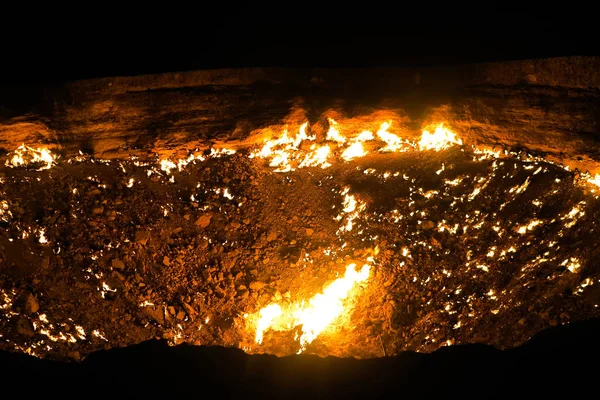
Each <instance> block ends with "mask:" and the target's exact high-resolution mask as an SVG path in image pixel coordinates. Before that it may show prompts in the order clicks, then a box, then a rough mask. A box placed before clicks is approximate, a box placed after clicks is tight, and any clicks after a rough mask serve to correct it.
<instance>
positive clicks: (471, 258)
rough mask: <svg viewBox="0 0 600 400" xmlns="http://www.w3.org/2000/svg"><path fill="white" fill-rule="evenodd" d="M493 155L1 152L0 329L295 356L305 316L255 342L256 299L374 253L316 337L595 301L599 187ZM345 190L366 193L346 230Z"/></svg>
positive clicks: (547, 321) (532, 314) (400, 333)
mask: <svg viewBox="0 0 600 400" xmlns="http://www.w3.org/2000/svg"><path fill="white" fill-rule="evenodd" d="M479 157H481V155H479V154H473V153H472V152H471V151H470V150H469V149H468V148H462V149H460V150H459V149H457V148H451V149H448V150H444V151H441V152H439V153H437V152H431V153H427V154H421V153H410V152H407V153H399V154H372V155H370V156H366V157H364V158H362V159H359V160H353V161H351V162H346V163H340V164H334V165H333V166H332V167H330V168H329V169H323V168H320V167H311V168H305V169H298V170H296V171H292V172H286V173H275V172H273V168H271V167H270V166H269V164H268V162H262V161H261V160H256V159H252V158H250V157H249V153H248V152H242V151H240V152H238V153H235V154H225V155H220V156H219V157H214V158H208V159H206V160H203V161H195V162H192V163H190V164H189V165H187V167H186V168H185V169H182V170H181V171H179V170H178V169H177V168H174V169H173V170H172V171H171V172H170V174H167V173H166V172H164V171H162V170H160V168H159V167H157V165H158V163H156V162H154V163H153V162H148V163H147V164H144V165H142V164H141V163H140V165H136V161H135V160H131V161H127V162H124V161H119V162H117V161H110V162H109V161H107V162H100V161H99V160H93V162H92V159H86V160H83V161H81V162H73V163H59V164H58V165H57V166H56V167H54V168H49V169H45V170H41V171H37V170H30V169H27V168H25V167H20V168H6V169H4V170H2V182H3V183H2V185H1V186H0V202H2V201H5V202H6V207H7V210H10V211H11V217H10V220H8V221H5V220H1V221H0V226H1V228H2V231H1V234H0V259H1V260H2V261H1V263H0V333H2V338H1V339H0V347H1V348H3V349H8V350H14V351H28V352H31V353H33V354H35V355H37V356H39V357H46V358H56V359H63V358H77V357H81V358H85V356H87V355H88V354H90V353H91V352H94V351H97V350H100V349H105V348H110V347H122V346H127V345H131V344H134V343H139V342H141V341H144V340H147V339H151V338H155V337H164V338H168V339H169V340H170V341H171V342H172V343H173V344H178V343H182V342H187V343H194V344H204V345H225V346H236V347H240V348H243V349H244V350H245V351H248V352H251V353H252V352H258V353H260V352H266V353H272V354H278V355H285V354H294V353H295V352H296V351H297V348H294V347H293V346H292V344H293V343H294V339H293V337H294V334H295V333H296V332H289V333H281V332H275V331H266V332H265V337H264V341H263V344H262V345H258V344H256V343H255V340H254V339H255V338H254V334H255V331H254V325H252V324H251V323H250V319H251V317H252V315H253V314H255V313H257V312H258V311H259V310H260V309H262V308H263V307H265V306H267V305H268V304H270V303H271V302H277V303H279V304H295V303H296V302H301V301H302V300H306V299H309V298H311V297H312V296H313V295H315V294H316V293H319V292H320V291H321V290H322V289H323V288H324V287H325V286H326V285H327V284H328V283H331V282H333V281H334V280H335V279H337V278H338V277H340V276H341V275H343V273H344V269H345V267H346V265H348V264H349V263H353V262H354V263H357V264H360V263H363V262H365V261H366V260H367V259H368V258H372V260H373V261H372V262H373V267H372V273H371V275H370V276H369V279H368V280H367V281H365V282H363V283H360V287H359V289H358V290H359V291H360V296H357V297H356V298H355V299H353V300H352V302H351V304H350V306H351V307H350V308H349V312H348V313H347V315H344V316H343V323H342V322H340V323H339V324H337V325H335V326H334V327H333V328H332V329H331V331H326V332H324V333H323V335H322V336H319V337H317V339H316V340H315V341H314V342H313V343H312V344H310V345H309V347H308V348H307V352H310V353H314V354H319V355H323V356H325V355H336V356H354V357H379V356H381V354H382V348H385V351H386V353H387V354H388V355H391V354H397V353H399V352H401V351H405V350H412V351H425V352H428V351H433V350H436V349H438V348H439V347H441V346H445V345H448V344H449V343H450V344H464V343H473V342H481V341H483V342H485V343H488V344H492V345H495V346H498V347H502V348H505V347H512V346H515V345H518V344H520V343H523V342H524V341H526V340H527V339H528V338H529V337H530V336H531V335H532V334H534V333H535V332H537V331H539V330H541V329H543V328H545V327H549V326H554V325H560V324H565V323H568V322H570V321H576V320H582V319H587V318H590V317H593V316H598V315H599V313H600V312H599V310H598V303H599V301H598V299H600V295H599V294H598V293H600V292H599V291H598V287H599V285H598V284H597V281H598V278H599V274H600V271H599V270H598V269H597V266H596V264H595V262H594V259H595V258H594V257H596V255H597V244H596V242H595V240H594V237H595V236H594V234H595V231H596V229H597V227H596V224H597V221H596V218H595V216H597V215H598V214H599V213H600V211H599V210H600V203H599V202H598V198H597V189H594V188H593V187H583V186H580V185H579V184H578V183H577V182H578V181H577V179H578V177H577V173H576V172H573V171H567V170H565V169H564V168H562V167H560V166H557V165H554V164H552V163H545V162H544V161H541V160H539V159H536V160H533V159H529V161H527V160H522V159H519V158H518V157H516V156H515V157H513V156H510V157H506V158H503V159H496V158H493V157H487V158H483V159H481V160H479ZM442 165H443V166H444V168H443V169H442V168H441V167H442ZM540 167H541V168H542V169H541V171H543V172H539V173H538V174H536V175H534V172H535V171H537V170H538V168H540ZM371 169H372V170H373V171H371ZM364 171H368V173H365V172H364ZM438 171H439V174H438ZM149 172H150V174H149ZM88 177H93V179H88ZM38 178H39V179H38ZM172 178H173V179H172ZM130 179H133V180H134V181H135V184H134V185H133V186H131V187H127V185H126V183H127V182H129V181H130ZM488 181H489V182H491V183H490V184H489V185H486V182H488ZM526 182H528V183H526ZM484 185H485V186H484ZM345 188H347V189H348V191H347V192H344V190H345ZM225 189H227V191H225ZM511 190H512V192H511ZM592 190H594V192H593V191H592ZM344 193H345V194H344ZM224 194H226V195H224ZM346 194H347V195H352V196H353V199H354V200H355V201H356V209H357V210H362V211H360V212H359V213H358V214H357V215H356V216H355V217H353V219H352V220H351V222H352V225H351V229H350V230H340V226H344V227H346V226H348V224H347V222H348V219H347V218H348V215H349V214H350V213H351V212H350V211H348V212H346V211H343V210H344V208H346V209H348V210H350V209H351V208H352V207H349V205H348V204H349V203H344V201H345V196H346ZM3 204H4V203H3ZM360 207H363V208H362V209H361V208H360ZM534 220H535V221H534ZM538 220H539V221H541V222H539V223H538V222H536V221H538ZM532 221H533V222H532ZM40 232H43V238H44V240H41V241H40V238H41V237H42V236H41V235H40ZM20 299H24V301H21V300H20ZM5 305H6V306H5ZM77 327H79V328H77ZM81 332H83V333H81ZM75 355H78V356H77V357H75Z"/></svg>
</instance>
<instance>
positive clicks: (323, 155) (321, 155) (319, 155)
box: [298, 146, 331, 168]
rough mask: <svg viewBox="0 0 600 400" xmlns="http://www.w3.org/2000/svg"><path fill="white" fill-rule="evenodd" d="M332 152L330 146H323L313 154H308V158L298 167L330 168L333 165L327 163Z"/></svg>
mask: <svg viewBox="0 0 600 400" xmlns="http://www.w3.org/2000/svg"><path fill="white" fill-rule="evenodd" d="M330 150H331V149H330V148H329V146H322V147H319V148H317V149H315V150H313V151H312V152H311V153H309V154H307V155H306V157H304V160H302V162H301V163H300V165H298V167H299V168H304V167H321V168H327V167H330V166H331V164H330V163H328V162H327V156H329V152H330Z"/></svg>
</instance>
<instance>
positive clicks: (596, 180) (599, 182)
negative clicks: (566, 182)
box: [587, 174, 600, 187]
mask: <svg viewBox="0 0 600 400" xmlns="http://www.w3.org/2000/svg"><path fill="white" fill-rule="evenodd" d="M587 181H588V182H589V183H591V184H592V185H596V186H598V187H600V174H596V175H595V176H594V177H593V178H588V180H587Z"/></svg>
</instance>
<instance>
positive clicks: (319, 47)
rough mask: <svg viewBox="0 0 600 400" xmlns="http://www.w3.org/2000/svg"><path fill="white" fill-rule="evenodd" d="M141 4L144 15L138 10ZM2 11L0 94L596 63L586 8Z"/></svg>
mask: <svg viewBox="0 0 600 400" xmlns="http://www.w3.org/2000/svg"><path fill="white" fill-rule="evenodd" d="M144 4H145V5H144ZM144 4H142V5H140V6H138V7H139V8H138V9H126V7H125V6H124V5H123V4H120V5H110V4H104V3H102V4H86V5H85V7H84V6H83V5H80V6H77V5H71V6H69V7H67V8H65V9H64V10H58V9H56V7H54V6H53V8H51V9H50V10H47V11H44V12H41V11H40V10H37V9H35V8H36V7H37V6H35V5H33V4H32V5H31V8H32V9H35V11H36V15H32V13H31V10H27V9H26V10H18V11H17V10H9V9H5V10H4V12H3V13H2V21H1V22H2V23H1V24H0V25H1V26H2V27H1V28H0V29H1V31H0V39H1V41H0V44H1V46H0V47H2V48H1V49H0V55H2V56H1V59H0V69H1V74H0V85H1V86H5V87H6V86H11V87H19V86H32V85H33V86H37V85H40V84H44V83H53V82H59V81H64V80H74V79H84V78H93V77H104V76H119V75H137V74H145V73H160V72H171V71H185V70H194V69H207V68H227V67H252V66H263V67H264V66H280V67H373V66H395V67H401V66H415V65H436V66H440V65H447V64H457V63H472V62H485V61H500V60H511V59H512V60H515V59H525V58H539V57H554V56H569V55H598V54H600V51H599V47H600V44H599V43H598V40H597V37H598V36H600V35H599V31H598V30H599V28H597V22H596V21H595V20H594V16H595V15H596V13H595V12H594V10H593V8H592V6H591V3H590V5H586V4H585V3H582V4H577V2H568V3H562V4H561V5H560V7H558V6H555V5H553V4H552V3H549V2H546V3H540V4H539V5H535V4H534V5H529V6H527V8H526V3H523V2H522V3H512V4H511V3H507V2H478V3H472V4H467V5H463V6H458V5H456V4H446V3H443V4H444V5H439V4H436V3H433V2H432V3H428V2H420V3H402V2H396V3H394V2H385V3H384V2H381V3H377V2H363V3H351V2H347V3H343V4H341V5H337V6H335V5H325V4H309V3H300V2H298V3H291V2H285V3H284V2H280V3H273V4H263V5H260V4H243V5H239V4H236V3H227V2H218V3H190V4H188V5H185V6H183V5H178V6H175V5H171V4H170V3H150V2H149V3H144Z"/></svg>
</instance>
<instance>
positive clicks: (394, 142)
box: [377, 121, 408, 152]
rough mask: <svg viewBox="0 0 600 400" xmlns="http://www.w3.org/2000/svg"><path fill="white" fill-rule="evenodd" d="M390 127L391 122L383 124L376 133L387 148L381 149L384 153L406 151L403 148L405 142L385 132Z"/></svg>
mask: <svg viewBox="0 0 600 400" xmlns="http://www.w3.org/2000/svg"><path fill="white" fill-rule="evenodd" d="M391 125H392V122H391V121H390V122H384V123H382V124H381V127H380V128H379V130H378V131H377V136H378V137H379V138H380V139H381V140H383V141H384V142H385V143H386V144H387V146H386V147H384V148H383V149H381V151H384V152H401V151H406V150H407V148H406V146H404V144H405V143H408V142H407V141H405V140H403V139H401V138H400V137H399V136H397V135H394V134H393V133H389V132H388V131H387V130H388V128H389V127H390V126H391Z"/></svg>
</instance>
